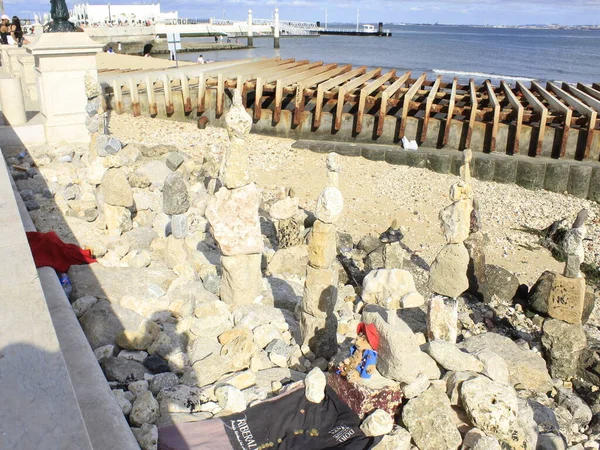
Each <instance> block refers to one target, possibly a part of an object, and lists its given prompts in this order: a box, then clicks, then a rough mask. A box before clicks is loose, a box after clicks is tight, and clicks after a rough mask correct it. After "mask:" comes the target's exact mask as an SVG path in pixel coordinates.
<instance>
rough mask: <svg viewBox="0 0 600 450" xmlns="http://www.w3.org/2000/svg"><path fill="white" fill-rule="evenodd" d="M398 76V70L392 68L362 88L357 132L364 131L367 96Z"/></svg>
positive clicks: (357, 117)
mask: <svg viewBox="0 0 600 450" xmlns="http://www.w3.org/2000/svg"><path fill="white" fill-rule="evenodd" d="M395 76H396V70H390V71H389V72H388V73H386V74H385V75H383V76H381V77H379V78H378V79H376V80H375V81H373V82H372V83H369V84H367V85H366V86H365V87H364V88H362V89H361V90H360V100H359V102H358V111H357V116H356V130H355V131H356V134H358V133H360V132H361V131H362V126H363V119H364V116H365V106H366V103H367V97H368V96H369V95H370V94H371V93H372V92H373V91H375V90H376V89H378V88H380V87H381V86H383V85H384V84H385V83H387V82H388V81H389V80H391V79H392V78H394V77H395Z"/></svg>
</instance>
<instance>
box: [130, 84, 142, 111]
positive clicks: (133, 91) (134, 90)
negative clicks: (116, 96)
mask: <svg viewBox="0 0 600 450" xmlns="http://www.w3.org/2000/svg"><path fill="white" fill-rule="evenodd" d="M129 95H130V96H131V109H132V111H133V116H134V117H137V116H140V115H141V114H142V110H141V108H140V93H139V92H138V85H137V83H136V82H135V81H134V80H133V78H129Z"/></svg>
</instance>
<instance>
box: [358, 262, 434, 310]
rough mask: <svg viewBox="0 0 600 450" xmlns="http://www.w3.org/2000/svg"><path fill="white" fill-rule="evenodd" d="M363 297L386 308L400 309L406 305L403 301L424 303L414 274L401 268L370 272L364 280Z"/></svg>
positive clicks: (366, 300) (416, 303)
mask: <svg viewBox="0 0 600 450" xmlns="http://www.w3.org/2000/svg"><path fill="white" fill-rule="evenodd" d="M409 294H410V296H409ZM362 299H363V300H364V301H365V302H366V303H375V304H378V305H380V306H383V307H384V308H386V309H400V308H402V307H403V306H404V305H403V303H406V304H414V305H416V306H420V305H422V304H423V303H424V299H423V296H421V295H420V294H419V293H418V292H417V288H416V286H415V281H414V279H413V276H412V274H411V273H410V272H409V271H407V270H400V269H379V270H373V271H371V272H369V274H368V275H367V276H366V277H365V279H364V281H363V294H362Z"/></svg>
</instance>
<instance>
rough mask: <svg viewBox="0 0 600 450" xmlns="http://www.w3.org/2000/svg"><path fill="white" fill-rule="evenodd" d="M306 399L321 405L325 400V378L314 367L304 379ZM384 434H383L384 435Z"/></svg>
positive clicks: (321, 372) (319, 370) (320, 371)
mask: <svg viewBox="0 0 600 450" xmlns="http://www.w3.org/2000/svg"><path fill="white" fill-rule="evenodd" d="M304 385H305V389H306V391H305V392H306V399H307V400H308V401H309V402H312V403H321V402H322V401H323V399H324V398H325V387H326V386H327V378H326V377H325V374H324V373H323V371H322V370H321V369H319V368H318V367H315V368H314V369H313V370H311V371H310V372H309V373H308V375H306V378H305V379H304ZM384 434H385V433H384Z"/></svg>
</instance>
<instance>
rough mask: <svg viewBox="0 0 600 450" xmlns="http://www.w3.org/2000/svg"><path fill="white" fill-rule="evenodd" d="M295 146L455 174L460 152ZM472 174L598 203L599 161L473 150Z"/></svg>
mask: <svg viewBox="0 0 600 450" xmlns="http://www.w3.org/2000/svg"><path fill="white" fill-rule="evenodd" d="M294 147H295V148H302V149H308V150H311V151H313V152H316V153H330V152H335V153H338V154H340V155H344V156H356V157H363V158H365V159H369V160H371V161H386V162H387V163H389V164H394V165H404V166H410V167H419V168H427V169H430V170H433V171H434V172H438V173H447V174H449V173H452V174H454V175H459V174H460V173H459V172H460V167H461V165H462V154H461V153H460V152H455V151H451V150H428V149H421V150H417V151H410V150H403V149H400V148H398V147H397V146H389V145H374V144H356V143H354V144H351V143H343V142H334V141H329V142H327V141H319V140H299V141H298V142H296V143H295V144H294ZM471 173H472V176H474V177H476V178H478V179H480V180H482V181H495V182H498V183H512V184H517V185H519V186H521V187H524V188H526V189H531V190H536V189H546V190H548V191H551V192H557V193H568V194H571V195H573V196H575V197H579V198H586V199H590V200H594V201H596V202H599V203H600V163H598V162H588V163H584V162H574V161H562V160H556V159H552V158H545V157H538V158H530V157H527V156H507V155H494V154H487V153H473V163H472V164H471Z"/></svg>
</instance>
